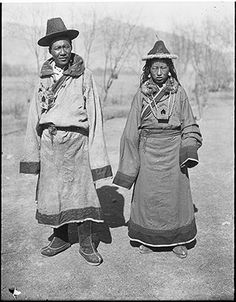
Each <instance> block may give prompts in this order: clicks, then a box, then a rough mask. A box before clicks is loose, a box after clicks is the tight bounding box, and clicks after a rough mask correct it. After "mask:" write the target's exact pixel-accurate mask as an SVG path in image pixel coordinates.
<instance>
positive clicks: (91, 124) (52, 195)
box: [20, 17, 112, 265]
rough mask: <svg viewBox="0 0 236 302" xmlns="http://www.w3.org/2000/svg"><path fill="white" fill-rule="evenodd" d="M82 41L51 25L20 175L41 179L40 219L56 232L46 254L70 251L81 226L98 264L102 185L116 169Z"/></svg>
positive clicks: (87, 252)
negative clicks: (75, 46)
mask: <svg viewBox="0 0 236 302" xmlns="http://www.w3.org/2000/svg"><path fill="white" fill-rule="evenodd" d="M78 35H79V32H78V31H77V30H74V29H67V28H66V26H65V24H64V22H63V20H62V19H61V18H59V17H58V18H52V19H49V20H48V21H47V30H46V35H45V36H44V37H42V38H41V39H39V41H38V44H39V45H40V46H42V47H48V49H49V53H50V55H51V57H50V58H49V59H48V60H46V62H44V63H43V65H42V68H41V73H40V79H39V84H38V85H37V86H36V89H35V93H34V97H33V99H32V100H31V104H30V109H29V115H28V124H27V130H26V136H25V144H24V153H23V156H22V159H21V162H20V173H26V174H35V175H38V183H37V192H36V201H37V210H36V219H37V220H38V223H40V224H42V225H46V226H51V227H52V228H53V239H52V240H51V242H50V243H49V244H48V245H47V246H45V247H44V248H42V250H41V254H42V255H43V256H46V257H51V256H55V255H57V254H58V253H60V252H62V251H65V250H66V249H67V248H69V247H70V246H71V243H70V240H69V239H70V238H69V236H68V225H69V224H70V223H76V224H77V228H78V237H79V244H80V247H79V253H80V254H81V255H82V256H83V258H84V259H85V260H86V261H87V263H89V264H91V265H99V264H101V263H102V256H101V255H100V254H99V253H98V251H97V243H98V239H99V238H95V237H97V236H95V235H96V233H95V231H94V228H93V226H94V223H95V222H96V223H102V222H104V220H103V215H102V211H101V205H100V202H99V199H98V195H97V191H96V184H97V183H98V182H99V181H100V182H101V181H102V180H103V179H106V178H111V176H112V170H111V166H110V163H109V159H108V155H107V150H106V144H105V138H104V132H103V121H102V112H101V105H100V101H99V96H98V92H97V89H96V84H95V81H94V78H93V75H92V73H91V71H90V70H88V69H87V68H86V67H85V66H84V61H83V59H82V57H81V56H79V55H78V54H75V53H73V52H72V40H73V39H75V38H76V37H77V36H78Z"/></svg>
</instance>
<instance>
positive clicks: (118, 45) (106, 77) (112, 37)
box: [101, 18, 135, 104]
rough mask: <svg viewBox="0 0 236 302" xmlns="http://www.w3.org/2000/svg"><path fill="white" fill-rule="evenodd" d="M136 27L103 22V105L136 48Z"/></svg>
mask: <svg viewBox="0 0 236 302" xmlns="http://www.w3.org/2000/svg"><path fill="white" fill-rule="evenodd" d="M134 29H135V25H133V24H130V23H121V22H118V21H114V20H112V19H110V18H106V19H104V20H103V22H102V27H101V32H102V39H103V47H104V55H105V62H104V74H103V87H102V103H103V104H105V103H106V101H107V97H108V92H109V89H110V88H111V86H112V84H113V81H114V80H115V79H117V78H118V76H119V73H120V71H121V68H122V67H123V65H124V62H125V61H126V60H127V58H128V57H129V55H130V53H131V50H132V48H133V47H134V42H135V39H134V34H133V32H134Z"/></svg>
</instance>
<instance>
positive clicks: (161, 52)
mask: <svg viewBox="0 0 236 302" xmlns="http://www.w3.org/2000/svg"><path fill="white" fill-rule="evenodd" d="M177 58H178V56H177V55H175V54H171V53H170V52H169V50H168V49H167V48H166V46H165V44H164V42H163V41H161V40H159V41H157V42H156V43H155V44H154V46H153V48H152V49H151V50H150V51H149V53H148V54H147V55H146V56H144V57H143V58H142V60H143V61H145V60H151V59H177Z"/></svg>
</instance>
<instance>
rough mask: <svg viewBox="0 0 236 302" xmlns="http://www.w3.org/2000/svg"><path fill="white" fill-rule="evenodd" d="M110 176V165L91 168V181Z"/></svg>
mask: <svg viewBox="0 0 236 302" xmlns="http://www.w3.org/2000/svg"><path fill="white" fill-rule="evenodd" d="M110 176H112V169H111V166H110V165H108V166H105V167H102V168H98V169H92V177H93V181H97V180H99V179H103V178H107V177H110Z"/></svg>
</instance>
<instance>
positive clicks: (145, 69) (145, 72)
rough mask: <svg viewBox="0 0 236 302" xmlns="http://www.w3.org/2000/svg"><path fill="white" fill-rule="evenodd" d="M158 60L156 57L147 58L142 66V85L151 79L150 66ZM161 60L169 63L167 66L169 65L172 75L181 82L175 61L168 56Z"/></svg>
mask: <svg viewBox="0 0 236 302" xmlns="http://www.w3.org/2000/svg"><path fill="white" fill-rule="evenodd" d="M156 60H158V59H156V58H155V59H150V60H146V63H145V65H144V66H143V68H142V70H143V72H142V74H141V80H140V86H141V85H142V84H143V83H144V82H146V81H147V80H148V79H149V75H150V68H151V66H152V63H153V62H154V61H156ZM160 60H162V61H163V62H165V63H166V64H167V66H168V67H169V70H170V73H171V76H172V77H173V78H174V79H175V80H176V81H177V82H178V83H179V80H178V78H177V73H176V70H175V67H174V63H173V61H172V60H171V59H168V58H163V59H160ZM179 84H180V83H179Z"/></svg>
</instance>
